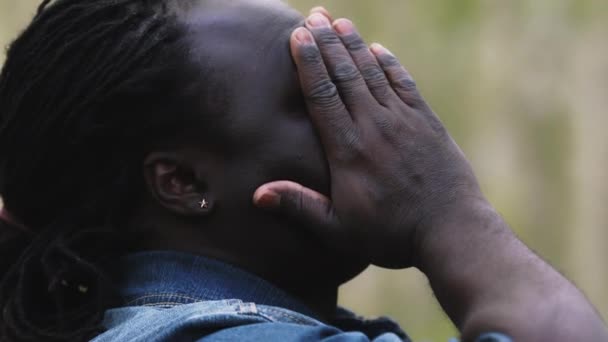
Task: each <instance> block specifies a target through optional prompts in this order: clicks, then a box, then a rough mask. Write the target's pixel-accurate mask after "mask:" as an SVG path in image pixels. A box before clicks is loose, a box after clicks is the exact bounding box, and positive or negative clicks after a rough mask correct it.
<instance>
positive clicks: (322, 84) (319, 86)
mask: <svg viewBox="0 0 608 342" xmlns="http://www.w3.org/2000/svg"><path fill="white" fill-rule="evenodd" d="M306 98H307V99H308V100H309V101H311V102H312V103H315V104H318V105H334V104H336V103H337V102H338V98H339V97H338V88H337V87H336V85H335V84H334V83H333V82H331V81H330V80H328V79H322V80H318V81H316V82H313V83H312V84H311V85H310V89H309V91H308V94H307V96H306Z"/></svg>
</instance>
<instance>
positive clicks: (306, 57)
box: [299, 45, 323, 65]
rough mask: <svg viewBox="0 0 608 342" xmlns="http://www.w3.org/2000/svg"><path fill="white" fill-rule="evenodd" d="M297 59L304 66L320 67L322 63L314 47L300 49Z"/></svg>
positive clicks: (317, 50) (319, 54)
mask: <svg viewBox="0 0 608 342" xmlns="http://www.w3.org/2000/svg"><path fill="white" fill-rule="evenodd" d="M299 57H300V61H301V62H302V63H304V64H306V65H321V64H322V63H323V58H322V57H321V53H320V52H319V49H318V48H317V47H316V46H314V45H310V46H304V47H302V48H301V49H300V54H299Z"/></svg>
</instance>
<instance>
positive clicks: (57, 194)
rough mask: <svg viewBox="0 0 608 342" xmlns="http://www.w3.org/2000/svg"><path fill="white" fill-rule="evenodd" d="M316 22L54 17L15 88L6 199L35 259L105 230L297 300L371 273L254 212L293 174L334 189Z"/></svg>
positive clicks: (39, 20) (136, 6) (78, 12)
mask: <svg viewBox="0 0 608 342" xmlns="http://www.w3.org/2000/svg"><path fill="white" fill-rule="evenodd" d="M48 3H49V1H45V3H44V5H47V4H48ZM303 19H304V18H303V17H302V16H300V15H299V14H298V13H297V12H295V11H293V10H291V9H289V8H288V7H287V6H286V5H285V4H283V3H282V2H280V1H255V0H240V1H230V2H227V1H220V0H200V1H182V0H173V1H161V0H157V1H137V0H124V1H116V0H111V1H110V0H108V1H105V0H102V1H82V0H78V1H77V0H57V1H55V2H54V3H52V4H51V5H50V6H48V7H46V8H45V6H42V7H41V11H40V12H39V14H38V15H37V16H36V18H35V19H34V21H33V22H32V24H31V25H30V26H29V27H28V28H27V29H26V30H25V31H24V33H23V34H22V35H21V36H20V37H19V38H18V39H17V40H16V41H15V42H14V44H13V45H12V46H11V48H10V50H9V52H8V55H7V60H6V63H5V66H4V69H3V72H2V75H1V77H0V108H1V109H2V112H1V113H0V155H2V159H1V160H0V193H2V194H3V196H4V200H5V205H6V207H7V208H8V209H9V210H10V211H11V212H12V213H13V214H14V216H16V217H18V218H19V219H20V220H21V221H23V222H24V223H25V224H26V225H27V226H29V227H30V229H31V231H32V232H33V234H32V239H33V240H32V241H34V242H35V244H36V245H37V246H39V247H38V248H33V249H32V248H27V250H26V253H29V254H32V255H29V254H28V256H27V257H28V260H33V259H35V260H38V259H37V258H40V260H43V262H45V263H47V261H44V260H47V259H48V258H49V256H52V255H55V254H54V253H52V252H53V251H54V250H55V249H57V250H60V251H63V250H69V251H72V252H75V254H74V253H72V254H70V253H67V252H66V253H63V252H61V253H59V254H60V255H62V257H65V256H66V255H68V256H69V255H78V254H82V253H83V251H86V253H90V252H91V249H90V246H95V247H98V245H99V243H98V240H96V239H89V238H87V234H85V233H84V232H87V231H89V230H93V231H95V232H97V231H98V230H99V229H98V228H99V227H102V228H103V229H105V230H109V231H112V232H113V233H116V234H115V235H117V236H118V238H119V239H124V238H126V237H132V239H130V240H129V241H130V245H129V246H128V248H130V249H174V250H181V251H187V252H192V253H198V254H203V255H207V256H211V257H216V258H219V259H222V260H225V261H228V262H231V263H235V264H237V265H239V266H242V267H245V268H247V269H249V270H251V271H253V272H256V273H258V274H260V275H262V276H264V277H266V278H268V279H269V280H271V281H274V282H276V283H278V284H279V285H281V286H283V287H286V288H287V289H288V290H293V291H294V292H301V291H302V289H308V290H310V289H313V291H314V289H315V288H316V287H318V288H319V289H324V288H327V289H331V288H332V287H333V288H334V290H335V287H336V286H337V285H338V284H339V283H341V282H343V281H345V280H347V279H348V278H350V277H352V276H353V275H355V274H356V273H358V272H360V271H361V270H362V269H363V268H364V267H365V266H366V265H362V264H359V263H358V262H351V261H345V260H340V258H339V257H338V256H337V255H334V253H332V251H329V250H326V248H325V246H324V244H323V242H322V241H319V240H318V239H316V237H315V236H313V235H311V234H309V233H308V232H307V230H306V229H304V228H303V227H300V226H299V225H298V224H297V222H290V221H287V220H286V219H283V218H280V217H276V216H274V215H271V214H270V213H267V212H263V211H261V210H258V209H256V208H254V207H253V205H252V203H251V197H252V195H253V192H254V190H255V189H256V188H257V187H258V186H259V185H261V184H263V183H265V182H268V181H272V180H278V179H288V180H294V181H297V182H299V183H301V184H303V185H305V186H308V187H311V188H313V189H316V190H318V191H320V192H323V193H326V194H327V193H329V187H330V185H329V175H328V172H329V171H328V169H327V165H326V162H325V158H324V155H323V150H322V147H321V145H320V144H319V141H318V139H317V137H316V135H315V132H314V129H313V127H312V125H311V123H310V121H309V119H308V117H307V114H306V108H305V106H304V104H303V103H304V102H303V100H302V98H301V95H300V90H299V86H298V80H297V77H296V73H295V67H294V65H293V63H292V61H291V57H290V54H289V43H288V40H289V35H290V33H291V31H292V30H293V29H294V28H295V27H297V26H298V25H302V22H303ZM203 200H205V201H206V202H207V203H208V205H207V206H206V207H205V208H202V207H201V205H200V203H201V202H202V201H203ZM75 236H77V237H78V238H75ZM93 236H96V235H95V234H93ZM34 242H32V244H33V243H34ZM27 246H31V244H29V245H28V244H26V245H25V246H24V248H26V247H27ZM106 247H107V248H108V249H112V248H113V247H114V246H106ZM101 249H102V250H103V249H104V248H101ZM56 254H57V253H56ZM59 254H57V255H59ZM14 258H15V259H19V258H23V255H22V254H19V252H17V254H16V255H15V256H14ZM68 259H70V257H68ZM92 259H94V260H91V262H90V263H87V264H84V266H83V265H80V266H78V267H76V268H77V269H78V270H79V271H78V272H80V271H82V268H84V269H88V270H89V271H87V272H90V271H91V269H89V268H87V267H89V266H91V264H92V265H95V263H96V262H97V260H98V259H101V258H100V255H93V256H92ZM19 260H24V259H19ZM78 260H79V261H82V259H78ZM74 263H75V262H74ZM64 264H65V263H56V262H50V261H48V263H47V264H45V265H37V264H32V263H28V264H25V263H22V262H19V263H17V264H16V266H15V268H14V272H13V273H14V274H15V275H17V274H27V273H28V272H34V271H36V270H40V269H44V272H42V273H40V274H42V275H43V278H44V279H46V280H44V279H43V281H49V282H50V281H51V280H52V279H54V277H56V276H57V273H59V272H76V271H74V270H73V269H72V268H71V267H72V266H69V265H71V264H70V263H68V266H66V267H67V270H66V269H61V270H59V269H57V265H64ZM85 266H86V267H85ZM25 267H29V268H31V270H30V271H27V270H26V271H23V269H24V268H25ZM62 267H63V266H62ZM19 268H21V269H22V271H19ZM19 272H21V273H19ZM78 272H76V273H78ZM88 278H89V279H90V277H88ZM17 280H18V277H17V278H9V277H6V278H5V280H4V281H3V282H4V283H3V287H4V288H5V290H6V289H7V288H8V289H9V290H8V291H2V293H3V295H2V296H3V299H2V300H3V301H4V300H5V299H6V298H9V297H10V298H21V297H20V296H24V295H27V289H26V288H24V289H22V290H23V291H25V292H23V293H14V291H13V290H11V286H12V285H11V284H12V282H13V281H17ZM298 287H301V288H298ZM19 291H21V290H19ZM5 296H6V297H5Z"/></svg>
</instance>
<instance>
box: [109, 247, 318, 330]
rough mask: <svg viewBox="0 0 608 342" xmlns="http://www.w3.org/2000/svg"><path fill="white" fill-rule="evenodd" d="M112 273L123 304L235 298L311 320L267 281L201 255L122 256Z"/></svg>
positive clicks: (305, 310) (157, 253) (304, 309)
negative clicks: (115, 270)
mask: <svg viewBox="0 0 608 342" xmlns="http://www.w3.org/2000/svg"><path fill="white" fill-rule="evenodd" d="M117 271H118V272H116V274H117V277H118V278H117V282H118V283H117V285H118V291H119V294H120V295H121V296H122V298H123V299H124V300H125V301H126V304H127V305H153V304H162V303H167V304H189V303H194V302H199V301H208V300H222V299H240V300H242V301H244V302H254V303H256V304H261V305H269V306H277V307H282V308H285V309H289V310H292V311H296V312H299V313H302V314H304V315H307V316H310V317H313V318H317V317H316V315H315V314H314V313H313V312H312V310H311V309H310V308H308V307H307V306H306V305H304V304H302V303H301V302H299V301H298V300H297V299H295V298H294V297H292V296H290V295H289V294H287V293H286V292H285V291H283V290H281V289H279V288H277V287H276V286H274V285H272V284H270V283H269V282H267V281H265V280H263V279H261V278H259V277H257V276H255V275H253V274H251V273H248V272H246V271H243V270H241V269H238V268H236V267H234V266H231V265H229V264H226V263H223V262H220V261H217V260H213V259H210V258H206V257H202V256H195V255H191V254H185V253H179V252H172V251H149V252H139V253H134V254H129V255H127V256H125V257H123V258H122V259H121V263H120V266H119V270H117ZM317 319H318V318H317Z"/></svg>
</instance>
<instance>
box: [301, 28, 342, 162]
mask: <svg viewBox="0 0 608 342" xmlns="http://www.w3.org/2000/svg"><path fill="white" fill-rule="evenodd" d="M291 51H292V55H293V58H294V61H295V63H296V66H297V69H298V76H299V79H300V84H301V86H302V94H303V95H304V99H305V101H306V105H307V107H308V112H309V114H310V118H311V120H312V122H313V124H314V125H315V126H316V128H317V131H318V132H319V136H320V138H321V141H322V143H323V146H324V147H325V149H326V152H327V154H328V157H331V156H332V155H333V154H334V153H335V152H336V151H337V150H338V149H339V148H340V146H343V145H344V141H346V140H348V135H349V134H350V133H351V132H352V131H353V130H354V125H353V122H352V119H351V117H350V114H349V113H348V111H347V109H346V107H345V106H344V103H343V102H342V99H341V98H340V95H339V94H338V88H337V87H336V85H335V84H334V83H333V82H332V80H331V79H330V78H329V74H328V72H327V68H326V67H325V63H324V62H323V58H322V57H321V52H320V51H319V48H318V46H317V45H316V44H315V41H314V38H313V36H312V34H311V33H310V31H308V30H307V29H305V28H303V27H300V28H298V29H296V30H295V31H294V32H293V34H292V36H291Z"/></svg>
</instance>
